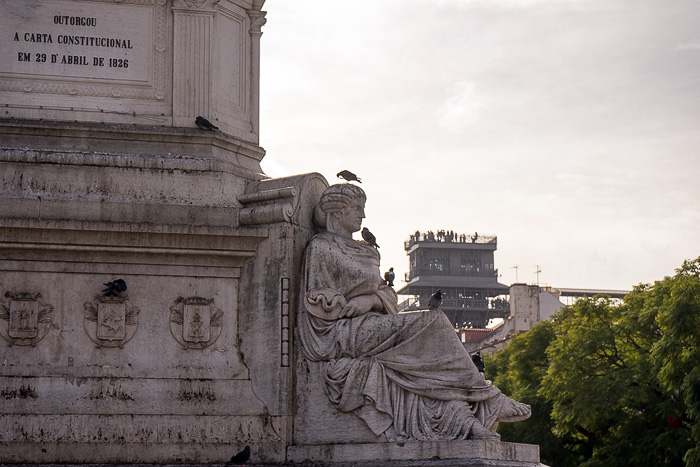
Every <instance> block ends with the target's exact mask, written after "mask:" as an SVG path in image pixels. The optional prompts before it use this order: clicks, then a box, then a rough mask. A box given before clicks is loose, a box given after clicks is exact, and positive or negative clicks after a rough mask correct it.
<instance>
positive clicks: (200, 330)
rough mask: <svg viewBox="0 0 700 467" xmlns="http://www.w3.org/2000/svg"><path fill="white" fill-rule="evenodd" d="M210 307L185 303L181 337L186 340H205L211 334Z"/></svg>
mask: <svg viewBox="0 0 700 467" xmlns="http://www.w3.org/2000/svg"><path fill="white" fill-rule="evenodd" d="M210 319H211V307H210V306H209V305H199V304H197V305H187V304H186V305H185V308H184V316H183V322H182V338H183V339H184V340H185V341H187V342H207V341H208V340H209V338H210V336H211V320H210Z"/></svg>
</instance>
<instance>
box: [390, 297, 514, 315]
mask: <svg viewBox="0 0 700 467" xmlns="http://www.w3.org/2000/svg"><path fill="white" fill-rule="evenodd" d="M426 303H427V300H426ZM422 308H427V307H426V306H423V307H421V304H420V300H419V298H408V299H406V300H404V301H403V302H401V303H399V311H412V310H420V309H422ZM440 308H443V309H447V310H465V311H468V310H475V311H477V310H491V311H496V312H499V313H502V314H505V315H507V314H509V313H510V303H509V302H508V300H505V299H501V298H493V299H479V298H452V299H450V298H446V299H443V300H442V305H441V306H440Z"/></svg>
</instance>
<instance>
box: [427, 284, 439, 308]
mask: <svg viewBox="0 0 700 467" xmlns="http://www.w3.org/2000/svg"><path fill="white" fill-rule="evenodd" d="M440 305H442V290H441V289H437V292H435V293H434V294H432V295H431V296H430V300H428V308H429V309H431V310H437V309H438V308H440Z"/></svg>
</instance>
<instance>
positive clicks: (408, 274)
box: [404, 268, 498, 282]
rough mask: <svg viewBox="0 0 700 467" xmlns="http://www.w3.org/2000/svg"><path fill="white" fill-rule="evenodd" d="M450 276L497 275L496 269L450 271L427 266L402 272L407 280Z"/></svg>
mask: <svg viewBox="0 0 700 467" xmlns="http://www.w3.org/2000/svg"><path fill="white" fill-rule="evenodd" d="M421 275H423V276H450V277H498V269H493V270H488V269H486V270H483V271H482V270H479V271H462V270H460V271H459V272H457V273H454V274H453V273H451V272H450V271H437V270H430V269H429V268H425V269H421V270H420V271H409V272H406V273H404V281H405V282H408V281H410V280H411V279H414V278H416V277H418V276H421Z"/></svg>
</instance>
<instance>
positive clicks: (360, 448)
mask: <svg viewBox="0 0 700 467" xmlns="http://www.w3.org/2000/svg"><path fill="white" fill-rule="evenodd" d="M288 460H289V461H290V462H298V463H302V462H305V461H307V460H315V461H317V462H318V463H320V464H323V463H324V462H326V463H341V464H342V463H345V464H348V465H358V464H359V465H361V464H360V463H367V465H494V466H513V467H515V466H523V467H525V466H528V467H535V466H538V465H540V453H539V447H538V446H533V445H531V444H517V443H502V442H500V441H488V440H462V441H456V440H453V441H421V442H411V441H408V442H406V444H404V445H403V446H399V445H397V444H396V443H372V444H336V445H332V444H326V445H316V446H291V447H289V448H288ZM411 462H415V464H411Z"/></svg>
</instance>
